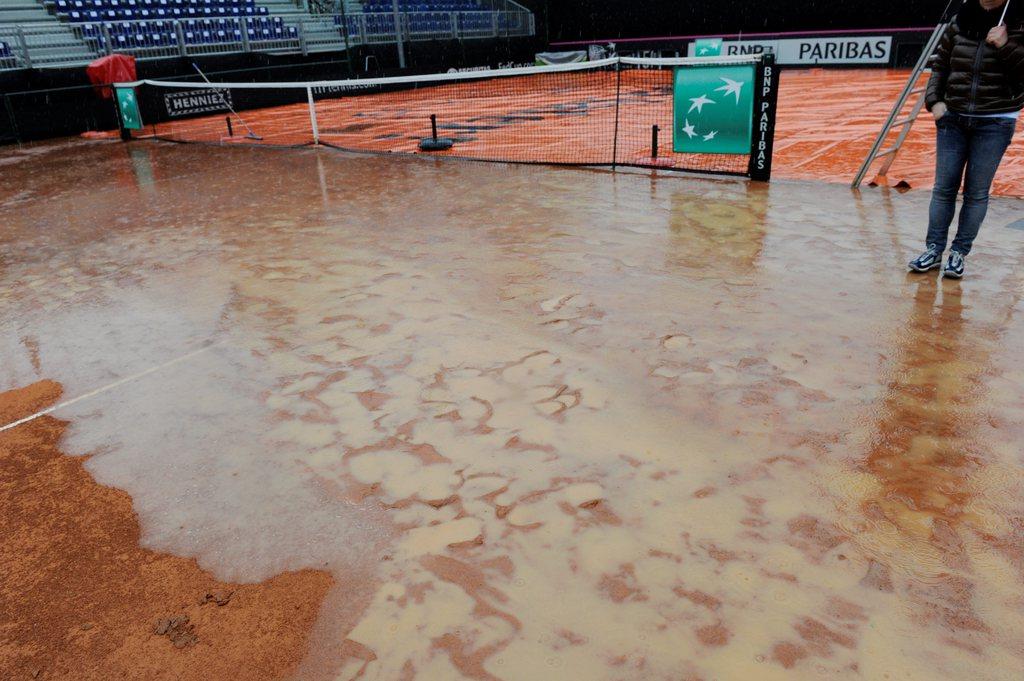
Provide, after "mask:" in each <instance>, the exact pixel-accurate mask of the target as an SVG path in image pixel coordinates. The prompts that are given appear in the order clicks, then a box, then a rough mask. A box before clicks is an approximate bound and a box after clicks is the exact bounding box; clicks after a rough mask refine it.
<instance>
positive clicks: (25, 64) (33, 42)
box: [0, 23, 95, 70]
mask: <svg viewBox="0 0 1024 681" xmlns="http://www.w3.org/2000/svg"><path fill="white" fill-rule="evenodd" d="M94 56H95V55H94V54H93V53H92V51H91V50H89V48H88V47H87V46H86V45H84V44H82V41H81V40H80V39H79V38H78V37H77V36H76V35H75V32H74V30H73V29H72V28H71V27H70V25H69V24H58V23H53V24H50V23H33V24H0V70H11V69H26V68H32V67H33V66H39V65H41V64H43V63H45V64H47V65H52V66H61V65H63V64H74V63H81V62H82V61H83V60H85V61H88V60H89V59H91V58H92V57H94ZM36 62H39V63H36Z"/></svg>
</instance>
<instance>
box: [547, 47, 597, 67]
mask: <svg viewBox="0 0 1024 681" xmlns="http://www.w3.org/2000/svg"><path fill="white" fill-rule="evenodd" d="M584 61H587V53H586V52H584V51H583V50H577V51H574V52H538V53H537V66H549V65H551V64H575V63H577V62H584Z"/></svg>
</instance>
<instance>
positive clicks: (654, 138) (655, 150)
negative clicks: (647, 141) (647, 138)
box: [651, 125, 658, 159]
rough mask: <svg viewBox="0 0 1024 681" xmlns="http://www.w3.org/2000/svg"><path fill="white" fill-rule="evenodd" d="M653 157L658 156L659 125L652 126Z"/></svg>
mask: <svg viewBox="0 0 1024 681" xmlns="http://www.w3.org/2000/svg"><path fill="white" fill-rule="evenodd" d="M651 158H655V159H656V158H658V126H656V125H652V126H651Z"/></svg>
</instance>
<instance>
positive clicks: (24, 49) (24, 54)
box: [18, 25, 110, 69]
mask: <svg viewBox="0 0 1024 681" xmlns="http://www.w3.org/2000/svg"><path fill="white" fill-rule="evenodd" d="M18 45H19V46H20V47H21V58H22V60H23V61H24V62H25V68H26V69H30V68H32V55H31V54H29V51H28V40H26V39H25V31H24V30H23V29H22V28H21V26H20V25H19V26H18ZM107 54H110V53H109V52H108V53H107Z"/></svg>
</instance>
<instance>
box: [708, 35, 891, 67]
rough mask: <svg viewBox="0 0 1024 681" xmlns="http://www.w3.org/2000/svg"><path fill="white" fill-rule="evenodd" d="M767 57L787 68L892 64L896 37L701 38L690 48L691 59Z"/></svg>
mask: <svg viewBox="0 0 1024 681" xmlns="http://www.w3.org/2000/svg"><path fill="white" fill-rule="evenodd" d="M765 53H770V54H774V55H775V62H776V63H777V64H783V65H787V66H814V65H824V64H888V63H889V61H890V58H891V56H892V37H890V36H839V37H828V38H784V39H780V40H722V39H721V38H701V39H698V40H695V41H694V42H692V43H690V47H689V54H690V56H691V57H734V56H741V55H752V54H765Z"/></svg>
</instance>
